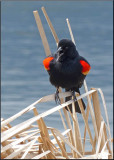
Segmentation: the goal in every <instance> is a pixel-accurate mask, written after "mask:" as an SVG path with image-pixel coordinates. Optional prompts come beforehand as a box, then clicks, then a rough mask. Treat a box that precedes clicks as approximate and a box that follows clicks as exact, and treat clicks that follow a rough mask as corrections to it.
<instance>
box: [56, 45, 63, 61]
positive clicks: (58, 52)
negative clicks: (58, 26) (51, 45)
mask: <svg viewBox="0 0 114 160" xmlns="http://www.w3.org/2000/svg"><path fill="white" fill-rule="evenodd" d="M61 51H62V48H61V47H59V48H58V49H57V52H56V53H57V54H58V56H57V59H56V61H59V59H60V57H61V56H62V55H63V53H60V52H61Z"/></svg>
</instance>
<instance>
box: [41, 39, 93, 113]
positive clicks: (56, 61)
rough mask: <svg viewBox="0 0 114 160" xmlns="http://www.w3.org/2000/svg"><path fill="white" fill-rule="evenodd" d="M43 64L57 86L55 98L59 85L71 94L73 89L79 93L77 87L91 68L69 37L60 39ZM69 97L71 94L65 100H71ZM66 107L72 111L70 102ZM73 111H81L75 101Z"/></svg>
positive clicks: (81, 83) (79, 86)
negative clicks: (55, 49) (54, 51)
mask: <svg viewBox="0 0 114 160" xmlns="http://www.w3.org/2000/svg"><path fill="white" fill-rule="evenodd" d="M43 65H44V67H45V69H46V70H47V71H48V73H49V77H50V82H51V84H52V85H54V86H55V87H56V88H57V91H56V98H57V93H58V88H59V87H62V88H65V90H66V91H72V93H73V95H75V91H76V92H78V93H79V94H80V91H79V88H81V87H82V85H83V81H84V79H85V77H86V75H87V74H88V72H89V71H90V69H91V67H90V64H89V62H88V61H87V60H86V59H85V58H84V57H82V56H80V55H79V53H78V51H77V50H76V46H75V45H74V43H73V42H72V41H71V40H69V39H62V40H60V41H59V44H58V48H57V52H56V53H55V54H54V55H52V56H49V57H47V58H45V59H44V60H43ZM71 98H72V97H71V96H69V97H66V98H65V101H68V100H71ZM81 101H82V104H83V108H84V110H85V108H86V106H85V103H84V101H83V100H82V99H81ZM68 107H69V109H70V111H71V112H72V104H70V105H68ZM66 109H67V107H66ZM67 110H68V109H67ZM75 111H76V112H78V113H81V111H80V107H79V105H78V102H77V101H75Z"/></svg>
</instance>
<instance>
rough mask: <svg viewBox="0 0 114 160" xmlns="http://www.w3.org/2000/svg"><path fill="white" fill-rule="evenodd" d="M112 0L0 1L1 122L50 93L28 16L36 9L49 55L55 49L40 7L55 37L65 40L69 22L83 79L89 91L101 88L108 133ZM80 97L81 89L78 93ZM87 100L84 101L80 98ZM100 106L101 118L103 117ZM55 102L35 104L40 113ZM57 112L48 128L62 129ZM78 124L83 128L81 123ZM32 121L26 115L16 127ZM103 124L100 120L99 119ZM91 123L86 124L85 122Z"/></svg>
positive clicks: (41, 50) (40, 47)
mask: <svg viewBox="0 0 114 160" xmlns="http://www.w3.org/2000/svg"><path fill="white" fill-rule="evenodd" d="M112 3H113V2H112V1H92V2H91V1H48V2H46V1H42V2H41V1H20V2H19V1H16V2H14V1H9V2H8V1H2V2H1V4H2V5H1V9H2V10H1V117H2V118H4V119H7V118H9V117H11V116H13V115H14V114H16V113H18V112H19V111H21V110H22V109H24V108H25V107H27V106H28V105H30V104H32V103H33V102H34V101H36V100H38V99H39V98H41V97H43V96H45V95H49V94H53V93H55V87H54V86H52V85H51V84H50V82H49V77H48V74H47V72H46V71H45V69H44V67H43V64H42V61H43V59H44V58H45V52H44V48H43V45H42V41H41V38H40V34H39V31H38V29H37V25H36V22H35V18H34V15H33V11H34V10H38V12H39V14H40V17H41V21H42V23H43V26H44V30H45V33H46V36H47V39H48V42H49V45H50V49H51V52H52V53H54V52H55V51H56V49H57V47H56V43H55V40H54V38H53V36H52V34H51V31H50V29H49V27H48V24H47V22H46V20H45V17H44V15H43V13H42V11H41V7H42V6H44V7H45V9H46V11H47V13H48V16H49V18H50V20H51V22H52V24H53V26H54V28H55V31H56V33H57V35H58V37H59V39H62V38H69V39H71V38H70V34H69V30H68V27H67V23H66V18H69V21H70V24H71V28H72V32H73V35H74V38H75V41H76V47H77V50H78V52H79V53H80V55H81V56H84V57H85V58H86V59H87V60H88V61H89V63H90V64H91V71H90V73H89V74H88V76H87V78H86V82H87V85H88V89H89V90H90V89H91V87H94V88H101V89H102V91H103V93H104V97H105V100H106V105H107V110H108V116H109V121H110V125H111V133H113V127H112V124H113V98H112V97H113V89H112V88H113V78H112V75H113V66H112V64H113V60H112V59H113V7H112ZM81 93H84V87H82V88H81ZM85 101H86V99H85ZM100 102H101V110H102V115H103V117H105V114H104V109H103V106H102V101H101V99H100ZM54 106H56V103H55V102H49V103H48V104H40V105H38V111H39V112H40V113H41V112H44V111H46V110H48V109H49V108H52V107H54ZM58 116H59V115H58V113H57V112H56V113H54V114H53V115H52V116H51V117H49V118H47V119H46V123H48V125H49V126H52V127H53V126H55V124H56V126H57V127H58V128H59V129H60V130H61V129H62V125H61V124H60V123H59V117H58ZM78 116H79V121H80V123H82V126H83V119H82V118H81V117H80V115H79V114H78ZM30 117H32V113H29V114H27V115H26V116H24V117H23V119H17V120H16V121H15V123H20V122H21V121H22V120H26V119H28V118H30ZM104 119H105V118H104ZM90 123H91V121H90Z"/></svg>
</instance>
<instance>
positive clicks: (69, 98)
mask: <svg viewBox="0 0 114 160" xmlns="http://www.w3.org/2000/svg"><path fill="white" fill-rule="evenodd" d="M66 91H68V90H66ZM76 91H77V90H76ZM77 92H78V93H79V94H80V92H79V89H78V91H77ZM71 99H72V96H69V97H66V98H65V102H67V101H69V100H71ZM81 101H82V105H83V108H84V110H85V109H86V105H85V103H84V101H83V99H81ZM68 108H69V109H70V111H71V113H72V112H73V111H72V104H69V105H68ZM68 108H67V107H65V109H66V110H67V111H68ZM75 111H76V112H78V113H81V110H80V107H79V104H78V102H77V101H76V102H75Z"/></svg>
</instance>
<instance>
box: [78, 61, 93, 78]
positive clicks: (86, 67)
mask: <svg viewBox="0 0 114 160" xmlns="http://www.w3.org/2000/svg"><path fill="white" fill-rule="evenodd" d="M80 64H81V65H82V74H84V75H87V74H88V73H89V71H90V69H91V66H90V65H89V64H88V63H87V62H85V61H84V60H80Z"/></svg>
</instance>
